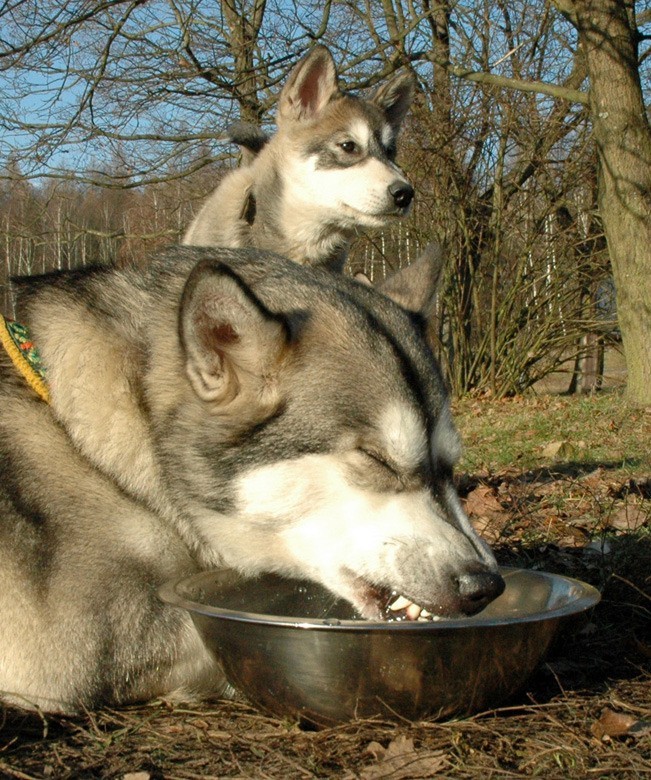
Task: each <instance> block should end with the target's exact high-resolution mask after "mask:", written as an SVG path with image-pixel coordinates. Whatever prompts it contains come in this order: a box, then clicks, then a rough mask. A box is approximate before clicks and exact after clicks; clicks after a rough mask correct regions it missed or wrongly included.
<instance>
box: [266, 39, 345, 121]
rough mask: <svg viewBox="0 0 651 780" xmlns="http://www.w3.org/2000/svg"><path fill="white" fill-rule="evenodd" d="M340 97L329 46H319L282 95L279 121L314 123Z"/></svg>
mask: <svg viewBox="0 0 651 780" xmlns="http://www.w3.org/2000/svg"><path fill="white" fill-rule="evenodd" d="M338 94H339V87H338V85H337V69H336V67H335V61H334V60H333V59H332V54H330V52H329V51H328V49H326V47H325V46H315V47H314V48H313V49H312V51H311V52H310V53H309V54H307V55H306V56H305V57H303V59H302V60H301V61H300V62H299V63H298V65H296V66H295V67H294V69H293V70H292V72H291V73H290V74H289V78H288V79H287V83H286V84H285V86H284V87H283V91H282V92H281V93H280V101H279V103H278V121H279V122H281V121H283V120H294V121H300V120H304V119H314V118H315V117H316V116H317V115H318V114H319V112H320V111H322V110H323V109H324V108H325V106H326V105H327V104H328V103H329V101H330V100H332V98H334V97H336V96H337V95H338Z"/></svg>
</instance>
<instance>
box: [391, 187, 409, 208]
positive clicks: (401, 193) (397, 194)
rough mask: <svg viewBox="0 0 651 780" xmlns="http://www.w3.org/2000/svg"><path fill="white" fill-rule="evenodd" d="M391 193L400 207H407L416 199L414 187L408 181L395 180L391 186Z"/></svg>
mask: <svg viewBox="0 0 651 780" xmlns="http://www.w3.org/2000/svg"><path fill="white" fill-rule="evenodd" d="M389 193H390V194H391V197H392V198H393V202H394V203H395V204H396V206H397V207H398V208H399V209H406V208H407V207H408V206H409V204H410V203H411V202H412V200H413V199H414V188H413V187H412V186H411V184H409V183H408V182H406V181H395V182H393V184H391V185H390V186H389Z"/></svg>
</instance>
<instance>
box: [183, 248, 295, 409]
mask: <svg viewBox="0 0 651 780" xmlns="http://www.w3.org/2000/svg"><path fill="white" fill-rule="evenodd" d="M179 317H180V319H179V330H180V337H181V344H182V346H183V350H184V353H185V369H186V373H187V376H188V379H189V380H190V384H191V385H192V387H193V389H194V392H195V393H196V394H197V396H198V397H199V398H200V399H201V400H203V401H207V402H212V403H215V404H220V405H225V404H228V403H230V402H232V401H233V400H235V399H236V398H238V397H241V398H242V400H243V401H246V403H247V404H248V405H250V407H260V406H265V407H269V406H273V404H274V403H275V402H276V401H277V386H276V381H275V376H276V373H277V370H278V367H279V363H280V360H281V357H282V354H283V351H284V349H285V348H286V346H287V344H288V342H289V338H290V333H289V326H288V324H287V322H286V321H285V320H284V319H283V318H282V317H279V316H278V315H275V314H273V313H272V312H270V311H269V310H268V309H267V308H266V307H265V306H264V305H263V304H262V302H261V301H259V300H258V298H257V297H256V296H255V294H254V293H253V292H252V290H251V289H250V288H249V287H248V286H247V285H246V284H245V283H244V282H243V281H242V280H241V279H240V278H239V277H238V276H237V275H236V274H235V273H234V272H233V271H232V270H231V269H230V268H229V267H228V266H226V265H224V264H222V263H219V262H215V261H211V260H206V261H203V262H201V263H199V264H198V265H197V266H196V267H195V269H194V270H193V272H192V273H191V275H190V277H189V279H188V282H187V284H186V287H185V290H184V292H183V298H182V301H181V309H180V315H179ZM249 411H250V412H251V413H253V414H255V413H257V412H258V411H259V409H258V408H255V409H254V408H250V409H249Z"/></svg>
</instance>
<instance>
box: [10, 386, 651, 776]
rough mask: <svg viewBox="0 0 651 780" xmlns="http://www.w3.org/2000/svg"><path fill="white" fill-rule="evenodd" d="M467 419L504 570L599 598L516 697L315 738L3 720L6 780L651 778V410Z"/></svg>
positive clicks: (217, 722) (467, 470)
mask: <svg viewBox="0 0 651 780" xmlns="http://www.w3.org/2000/svg"><path fill="white" fill-rule="evenodd" d="M455 411H456V418H457V421H458V424H459V427H460V429H461V430H462V432H463V435H464V439H465V440H466V446H467V454H466V457H465V458H464V461H463V463H462V468H461V470H460V475H459V488H460V492H461V494H462V496H463V498H464V501H465V503H466V508H467V511H468V513H469V515H470V517H471V518H472V520H473V522H475V524H476V525H477V527H478V529H479V530H480V531H481V532H482V533H483V534H484V535H485V536H486V538H487V539H488V540H489V541H490V542H491V544H492V545H493V546H494V549H495V550H496V552H497V555H498V557H499V559H500V561H501V562H502V563H504V564H508V565H517V566H523V567H527V568H536V569H543V570H547V571H555V572H558V573H564V574H568V575H570V576H574V577H577V578H579V579H582V580H585V581H587V582H590V583H592V584H594V585H596V586H597V587H598V588H599V589H600V590H601V592H602V601H601V603H600V604H599V605H598V607H596V608H595V609H594V611H593V612H592V613H591V614H590V615H589V616H588V617H587V619H586V620H585V621H583V622H582V623H581V624H580V625H577V626H576V628H575V629H574V630H573V631H571V632H569V633H568V634H566V635H564V636H563V638H562V641H560V642H559V643H558V644H557V645H556V647H555V648H554V649H553V651H552V652H551V653H550V655H549V656H548V657H547V659H546V661H545V662H544V663H543V664H542V665H541V666H540V668H539V669H538V670H537V671H536V672H535V673H534V674H533V676H532V677H531V678H530V679H529V681H528V683H527V685H526V686H525V688H524V690H522V691H521V693H520V694H518V695H517V696H516V697H514V698H513V699H512V700H511V701H508V702H501V703H500V704H499V706H497V707H496V708H495V709H492V710H490V711H488V712H482V713H478V714H477V715H475V716H474V717H471V718H466V719H462V720H456V721H448V722H435V721H421V722H417V723H410V722H406V721H399V720H398V721H396V722H388V721H381V720H365V721H356V722H352V723H347V724H345V725H342V726H339V727H335V728H329V729H324V730H321V731H314V730H308V729H304V728H299V726H298V725H297V724H295V723H291V722H284V721H279V720H275V719H273V718H270V717H267V716H265V715H264V714H261V713H259V712H256V711H255V710H254V709H253V708H252V707H251V706H249V705H248V704H247V703H246V702H245V701H243V700H240V701H234V702H212V703H207V704H204V705H201V706H198V707H192V708H189V707H185V708H184V707H179V706H177V707H172V706H169V705H168V704H166V703H165V702H160V701H157V702H153V703H149V704H146V705H142V706H137V707H129V708H125V709H121V710H102V711H99V712H92V713H87V714H85V715H83V716H79V717H75V718H64V717H58V716H50V715H48V716H45V715H40V714H26V713H23V712H19V711H17V710H13V709H5V710H4V711H3V710H0V778H22V779H23V780H28V779H30V778H61V779H62V780H63V779H64V778H120V779H122V778H124V780H160V779H162V778H165V779H166V780H176V779H178V780H181V779H183V780H191V779H192V778H208V779H209V778H283V779H288V780H289V779H290V778H344V779H345V780H352V779H353V778H360V779H361V780H377V779H378V778H387V779H391V780H410V779H411V778H414V779H415V778H454V779H455V780H457V779H461V778H473V779H478V780H479V779H481V780H484V778H519V777H543V778H559V780H560V779H561V778H617V779H620V778H621V779H624V778H631V780H632V779H633V778H636V779H637V778H644V777H651V454H650V447H649V445H650V443H651V410H637V409H630V408H629V407H627V405H626V403H625V401H624V400H623V398H622V397H621V395H619V394H618V393H611V394H610V395H607V394H604V395H602V396H601V397H595V398H582V399H564V398H562V397H553V396H545V397H530V398H527V399H511V400H510V401H500V402H497V401H490V400H487V399H468V400H465V401H463V402H461V403H459V404H458V405H457V408H456V410H455ZM0 662H1V659H0Z"/></svg>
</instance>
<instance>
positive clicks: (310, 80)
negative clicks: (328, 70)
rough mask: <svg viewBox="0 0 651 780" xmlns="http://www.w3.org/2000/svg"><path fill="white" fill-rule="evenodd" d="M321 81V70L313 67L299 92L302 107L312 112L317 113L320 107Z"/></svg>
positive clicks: (315, 66) (316, 66)
mask: <svg viewBox="0 0 651 780" xmlns="http://www.w3.org/2000/svg"><path fill="white" fill-rule="evenodd" d="M320 80H321V68H320V67H319V66H318V65H313V66H312V68H311V69H310V71H309V73H308V74H307V76H306V77H305V79H304V80H303V83H302V84H301V87H300V89H299V91H298V95H299V98H300V101H301V105H302V106H304V107H305V108H306V109H309V111H310V112H314V111H316V109H317V107H318V105H319V96H320V91H321V90H320V89H319V83H320Z"/></svg>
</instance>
